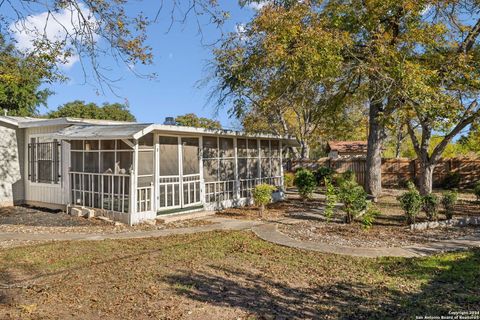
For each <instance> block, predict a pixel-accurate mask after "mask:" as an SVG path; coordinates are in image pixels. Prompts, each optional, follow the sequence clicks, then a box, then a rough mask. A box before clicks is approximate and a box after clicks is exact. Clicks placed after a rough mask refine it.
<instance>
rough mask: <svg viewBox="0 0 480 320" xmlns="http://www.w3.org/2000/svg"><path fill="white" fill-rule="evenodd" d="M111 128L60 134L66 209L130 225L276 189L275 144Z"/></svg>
mask: <svg viewBox="0 0 480 320" xmlns="http://www.w3.org/2000/svg"><path fill="white" fill-rule="evenodd" d="M74 127H75V126H74ZM111 127H112V126H109V127H108V129H109V130H110V132H104V131H103V130H102V128H100V126H95V128H90V127H89V128H85V127H82V128H68V129H66V130H64V131H63V132H62V133H61V135H62V136H63V137H64V138H65V140H67V136H68V138H69V141H70V172H69V177H70V181H69V183H70V190H71V195H70V196H71V199H70V200H71V201H70V204H71V205H74V206H84V207H89V208H95V209H98V210H100V211H101V212H103V213H107V214H108V215H109V216H111V217H112V218H113V219H115V220H120V221H124V222H127V223H129V224H135V223H138V222H140V221H142V220H146V219H155V218H156V217H157V216H158V215H163V214H171V213H176V212H185V211H193V210H213V209H219V208H225V207H231V206H237V205H245V204H248V203H249V202H250V201H251V200H250V198H251V192H252V189H253V188H254V187H255V186H256V185H257V184H260V183H268V184H272V185H275V186H277V187H278V188H279V190H281V186H282V183H283V178H282V176H283V174H282V141H281V140H280V139H276V138H258V137H246V136H243V135H242V136H240V135H236V134H230V135H226V134H222V132H218V133H210V134H205V133H203V132H185V131H182V129H183V128H179V127H174V129H175V130H158V129H155V128H149V127H137V128H136V131H135V130H133V129H132V128H131V126H130V127H129V129H130V132H129V133H128V134H125V132H124V131H123V130H121V129H122V128H120V127H123V126H115V127H117V128H116V129H117V130H118V134H116V135H114V134H113V132H112V130H111V129H112V128H111ZM167 127H169V126H167ZM169 129H170V128H169ZM86 130H88V132H85V131H86ZM202 130H203V131H207V130H204V129H202ZM190 131H196V130H190ZM102 132H103V133H104V134H103V136H102ZM202 133H203V134H202ZM87 135H88V136H89V138H88V139H81V137H86V136H87ZM114 137H116V138H117V139H113V138H114Z"/></svg>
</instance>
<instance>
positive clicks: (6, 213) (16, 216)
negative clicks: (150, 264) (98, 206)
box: [0, 206, 212, 246]
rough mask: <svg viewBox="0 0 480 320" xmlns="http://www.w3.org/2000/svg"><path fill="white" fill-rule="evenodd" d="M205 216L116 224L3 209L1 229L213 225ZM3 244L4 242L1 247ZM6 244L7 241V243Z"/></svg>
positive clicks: (105, 229) (120, 229) (92, 230)
mask: <svg viewBox="0 0 480 320" xmlns="http://www.w3.org/2000/svg"><path fill="white" fill-rule="evenodd" d="M210 224H212V222H210V221H207V220H202V219H192V220H184V221H178V222H171V223H161V222H158V221H157V224H155V225H151V224H147V223H143V224H139V225H135V226H128V225H125V224H115V223H112V222H108V221H105V220H102V219H97V218H92V219H86V218H83V217H73V216H70V215H68V214H66V213H65V212H55V211H49V210H39V209H35V208H30V207H20V206H17V207H10V208H0V232H17V233H37V234H45V233H82V234H92V233H119V232H134V231H150V230H164V229H175V228H186V227H198V226H205V225H210ZM1 245H2V244H0V246H1ZM3 245H6V244H3Z"/></svg>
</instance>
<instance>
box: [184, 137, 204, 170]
mask: <svg viewBox="0 0 480 320" xmlns="http://www.w3.org/2000/svg"><path fill="white" fill-rule="evenodd" d="M182 147H183V156H182V163H183V174H184V175H187V174H198V173H199V172H200V168H199V162H198V161H199V157H198V151H199V150H198V149H199V148H198V138H182Z"/></svg>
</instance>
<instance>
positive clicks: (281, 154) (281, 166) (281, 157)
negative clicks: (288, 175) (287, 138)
mask: <svg viewBox="0 0 480 320" xmlns="http://www.w3.org/2000/svg"><path fill="white" fill-rule="evenodd" d="M279 147H280V188H281V189H282V190H284V191H285V181H284V180H283V179H284V176H283V146H282V140H280V141H279Z"/></svg>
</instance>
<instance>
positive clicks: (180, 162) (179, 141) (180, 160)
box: [172, 136, 184, 207]
mask: <svg viewBox="0 0 480 320" xmlns="http://www.w3.org/2000/svg"><path fill="white" fill-rule="evenodd" d="M177 145H178V148H177V149H178V177H179V184H178V200H179V201H180V207H183V202H184V200H183V142H182V137H180V136H179V137H178V138H177ZM172 188H173V192H175V188H174V187H172ZM172 201H173V202H175V197H173V200H172Z"/></svg>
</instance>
